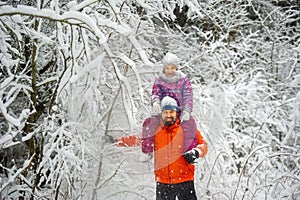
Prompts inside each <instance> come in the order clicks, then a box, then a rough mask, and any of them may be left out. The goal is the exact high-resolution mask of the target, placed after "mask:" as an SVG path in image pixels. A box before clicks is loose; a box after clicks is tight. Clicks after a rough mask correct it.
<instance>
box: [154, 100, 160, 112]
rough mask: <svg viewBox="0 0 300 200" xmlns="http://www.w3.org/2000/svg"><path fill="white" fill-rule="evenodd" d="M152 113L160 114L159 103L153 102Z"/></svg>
mask: <svg viewBox="0 0 300 200" xmlns="http://www.w3.org/2000/svg"><path fill="white" fill-rule="evenodd" d="M152 111H153V113H155V114H159V113H161V108H160V105H159V102H157V101H155V102H154V103H153V106H152Z"/></svg>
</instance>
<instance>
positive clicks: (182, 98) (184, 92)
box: [142, 53, 197, 153]
mask: <svg viewBox="0 0 300 200" xmlns="http://www.w3.org/2000/svg"><path fill="white" fill-rule="evenodd" d="M162 61H163V71H162V72H161V73H160V74H159V76H158V78H157V79H156V80H155V82H154V84H153V86H152V97H151V103H152V112H153V115H152V116H151V117H150V118H148V119H146V120H145V121H144V123H143V132H142V150H143V152H144V153H151V152H152V151H153V139H154V133H155V131H156V128H157V125H158V123H159V121H160V113H161V105H160V102H161V100H162V99H163V98H164V97H165V96H169V97H172V98H173V99H175V100H176V102H177V104H178V107H179V110H178V117H179V118H180V121H181V123H182V127H183V129H184V134H185V150H186V151H188V150H190V149H192V148H193V147H194V145H195V143H196V141H195V138H196V137H195V136H196V130H197V127H196V122H195V120H194V119H193V117H192V116H191V112H192V110H193V89H192V86H191V83H190V80H189V79H188V77H187V76H186V75H185V74H184V73H183V72H181V71H179V70H178V66H179V62H180V60H179V58H178V57H177V56H176V55H175V54H172V53H167V54H166V55H165V57H164V58H163V60H162Z"/></svg>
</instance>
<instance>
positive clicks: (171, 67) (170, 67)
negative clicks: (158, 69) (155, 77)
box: [164, 64, 176, 77]
mask: <svg viewBox="0 0 300 200" xmlns="http://www.w3.org/2000/svg"><path fill="white" fill-rule="evenodd" d="M175 72H176V67H175V66H174V65H172V64H167V65H166V66H165V69H164V73H165V75H166V76H167V77H173V76H174V74H175Z"/></svg>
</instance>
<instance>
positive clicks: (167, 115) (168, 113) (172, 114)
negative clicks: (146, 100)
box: [161, 110, 177, 126]
mask: <svg viewBox="0 0 300 200" xmlns="http://www.w3.org/2000/svg"><path fill="white" fill-rule="evenodd" d="M161 118H162V120H163V122H164V124H165V125H166V126H172V125H173V124H174V123H175V121H176V118H177V112H176V111H175V110H164V111H163V112H162V113H161Z"/></svg>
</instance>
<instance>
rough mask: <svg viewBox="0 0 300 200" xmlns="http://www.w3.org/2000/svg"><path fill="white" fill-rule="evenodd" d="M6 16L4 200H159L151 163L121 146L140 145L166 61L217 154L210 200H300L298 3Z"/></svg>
mask: <svg viewBox="0 0 300 200" xmlns="http://www.w3.org/2000/svg"><path fill="white" fill-rule="evenodd" d="M0 6H1V7H0V35H1V40H0V48H1V51H0V58H1V61H0V62H1V63H0V65H1V72H0V78H1V81H0V83H1V85H0V97H1V98H0V109H1V112H0V119H1V120H0V125H1V129H0V130H1V139H0V155H1V157H0V158H1V164H0V175H1V176H0V180H1V184H0V194H1V198H2V199H10V198H19V199H29V198H30V199H121V198H125V199H126V198H128V199H154V191H155V190H154V188H155V185H154V180H153V167H152V165H153V163H152V162H153V161H149V162H145V161H144V156H145V155H143V154H142V153H141V152H140V149H139V148H138V147H137V148H118V147H115V145H114V144H113V143H112V142H113V138H115V137H120V136H124V135H127V134H128V135H130V134H139V131H140V130H141V128H140V127H141V123H142V122H143V120H144V119H145V118H146V117H148V116H149V115H150V114H151V112H150V106H149V97H150V93H151V86H152V83H153V81H154V79H155V77H156V76H157V74H158V72H160V71H161V66H160V64H159V62H160V60H161V58H162V57H163V55H164V54H165V53H166V52H168V51H171V52H173V53H176V54H177V55H178V56H179V57H180V58H182V63H181V64H182V67H181V70H182V71H183V72H185V73H186V74H187V75H188V76H189V77H190V79H191V81H192V84H193V88H194V104H195V105H194V107H195V108H194V111H193V116H194V117H195V118H196V119H197V122H198V128H199V129H200V131H201V132H202V134H203V135H204V137H205V138H206V140H207V141H208V143H209V154H208V155H207V156H206V158H204V159H202V160H199V163H198V164H197V173H196V180H195V182H196V187H197V195H198V197H199V198H200V197H201V199H297V198H299V197H300V190H299V188H300V183H299V179H300V178H299V173H300V168H299V166H300V163H299V157H300V156H299V146H300V138H299V131H300V128H299V127H300V92H299V88H300V75H299V73H300V64H299V52H300V49H299V40H300V36H299V32H300V31H299V29H300V24H299V21H300V20H299V19H300V17H299V10H300V5H299V2H297V1H259V0H252V1H249V0H239V1H236V0H235V1H233V0H227V1H219V0H218V1H214V0H209V1H184V0H181V1H173V0H171V1H162V2H160V1H152V0H148V1H130V0H128V1H117V0H116V1H99V0H82V1H67V0H64V1H63V0H61V1H58V0H37V1H34V2H32V1H28V0H19V1H14V0H10V1H1V2H0ZM132 163H134V164H132Z"/></svg>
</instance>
